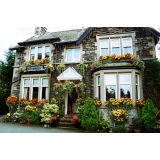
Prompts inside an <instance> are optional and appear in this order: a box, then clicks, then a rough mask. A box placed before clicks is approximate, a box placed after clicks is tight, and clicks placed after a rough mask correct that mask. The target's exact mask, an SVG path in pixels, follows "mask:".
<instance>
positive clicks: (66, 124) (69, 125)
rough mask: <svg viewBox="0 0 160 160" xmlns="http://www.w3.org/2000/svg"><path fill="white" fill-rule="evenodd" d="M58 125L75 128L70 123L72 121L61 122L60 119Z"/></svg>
mask: <svg viewBox="0 0 160 160" xmlns="http://www.w3.org/2000/svg"><path fill="white" fill-rule="evenodd" d="M58 126H61V127H71V128H74V126H73V124H72V123H70V122H61V121H59V122H58Z"/></svg>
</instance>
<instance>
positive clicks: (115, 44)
mask: <svg viewBox="0 0 160 160" xmlns="http://www.w3.org/2000/svg"><path fill="white" fill-rule="evenodd" d="M111 46H112V47H120V38H114V39H111Z"/></svg>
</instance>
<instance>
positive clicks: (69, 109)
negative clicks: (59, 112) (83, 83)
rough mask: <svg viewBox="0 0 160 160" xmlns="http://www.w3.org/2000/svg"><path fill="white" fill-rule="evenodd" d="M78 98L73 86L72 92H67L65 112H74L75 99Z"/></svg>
mask: <svg viewBox="0 0 160 160" xmlns="http://www.w3.org/2000/svg"><path fill="white" fill-rule="evenodd" d="M77 98H78V95H77V92H76V90H75V88H74V89H73V91H72V94H71V95H70V94H67V99H68V102H67V106H66V107H67V114H74V113H75V112H76V109H77V108H76V100H77Z"/></svg>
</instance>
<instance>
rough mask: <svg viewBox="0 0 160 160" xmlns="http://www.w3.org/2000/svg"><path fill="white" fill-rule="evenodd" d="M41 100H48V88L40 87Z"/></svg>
mask: <svg viewBox="0 0 160 160" xmlns="http://www.w3.org/2000/svg"><path fill="white" fill-rule="evenodd" d="M42 99H48V88H46V87H42Z"/></svg>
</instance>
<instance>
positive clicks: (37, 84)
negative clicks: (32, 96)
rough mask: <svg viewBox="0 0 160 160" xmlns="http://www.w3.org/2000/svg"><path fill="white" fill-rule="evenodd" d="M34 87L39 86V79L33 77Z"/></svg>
mask: <svg viewBox="0 0 160 160" xmlns="http://www.w3.org/2000/svg"><path fill="white" fill-rule="evenodd" d="M33 87H39V79H33Z"/></svg>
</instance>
